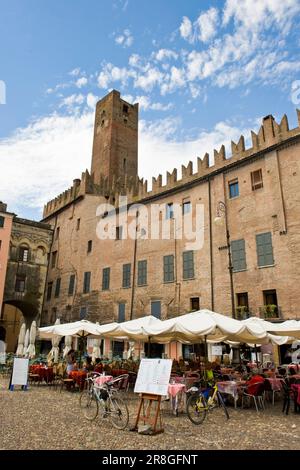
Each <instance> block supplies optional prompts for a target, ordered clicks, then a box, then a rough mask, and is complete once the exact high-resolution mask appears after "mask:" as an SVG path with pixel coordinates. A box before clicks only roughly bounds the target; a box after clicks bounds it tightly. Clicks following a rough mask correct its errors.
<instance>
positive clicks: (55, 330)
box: [39, 320, 100, 339]
mask: <svg viewBox="0 0 300 470" xmlns="http://www.w3.org/2000/svg"><path fill="white" fill-rule="evenodd" d="M98 328H99V325H96V324H95V323H92V322H90V321H87V320H80V321H76V322H72V323H63V324H62V325H60V324H59V325H57V324H55V325H52V326H44V327H42V328H39V336H40V338H42V339H51V338H53V336H76V337H81V338H84V337H86V336H90V335H92V336H100V333H99V332H98Z"/></svg>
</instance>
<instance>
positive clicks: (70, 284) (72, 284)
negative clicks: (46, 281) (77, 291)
mask: <svg viewBox="0 0 300 470" xmlns="http://www.w3.org/2000/svg"><path fill="white" fill-rule="evenodd" d="M74 286H75V274H71V276H70V281H69V292H68V293H69V295H73V293H74Z"/></svg>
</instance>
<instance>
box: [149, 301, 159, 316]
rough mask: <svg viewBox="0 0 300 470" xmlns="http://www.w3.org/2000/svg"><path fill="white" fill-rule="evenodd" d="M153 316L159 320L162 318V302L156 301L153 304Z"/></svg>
mask: <svg viewBox="0 0 300 470" xmlns="http://www.w3.org/2000/svg"><path fill="white" fill-rule="evenodd" d="M151 315H152V316H153V317H156V318H159V319H160V317H161V302H160V300H154V301H153V302H151Z"/></svg>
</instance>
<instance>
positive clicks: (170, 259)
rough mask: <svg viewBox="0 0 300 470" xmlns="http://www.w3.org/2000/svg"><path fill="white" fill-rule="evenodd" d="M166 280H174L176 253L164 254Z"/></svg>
mask: <svg viewBox="0 0 300 470" xmlns="http://www.w3.org/2000/svg"><path fill="white" fill-rule="evenodd" d="M164 282H174V255H167V256H164Z"/></svg>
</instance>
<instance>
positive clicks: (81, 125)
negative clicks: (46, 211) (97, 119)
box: [0, 112, 94, 215]
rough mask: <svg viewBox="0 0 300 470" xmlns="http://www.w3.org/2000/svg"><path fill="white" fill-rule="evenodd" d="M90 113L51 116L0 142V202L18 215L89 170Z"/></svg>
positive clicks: (91, 128) (92, 115)
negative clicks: (0, 170)
mask: <svg viewBox="0 0 300 470" xmlns="http://www.w3.org/2000/svg"><path fill="white" fill-rule="evenodd" d="M93 123H94V112H90V113H84V114H82V115H80V116H79V115H76V116H60V115H57V114H53V115H51V116H48V117H44V118H41V119H39V120H36V121H35V122H32V123H31V124H29V125H28V126H27V127H26V128H23V129H18V130H17V131H16V132H15V133H14V134H13V135H12V136H11V137H10V138H8V139H4V140H3V139H2V140H0V161H1V165H3V167H4V168H5V172H4V171H2V172H0V200H1V199H3V200H5V201H7V202H8V204H9V206H10V209H11V210H15V211H16V212H17V213H19V214H20V215H22V211H23V210H24V209H23V208H24V207H28V208H42V207H43V205H44V204H45V203H46V202H47V201H48V200H49V199H50V198H53V197H56V196H57V195H58V194H59V193H60V192H62V191H63V190H65V189H67V188H68V187H70V186H71V185H72V181H73V179H74V178H78V177H80V176H81V172H82V171H84V170H85V168H89V167H90V155H91V150H92V136H93Z"/></svg>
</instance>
